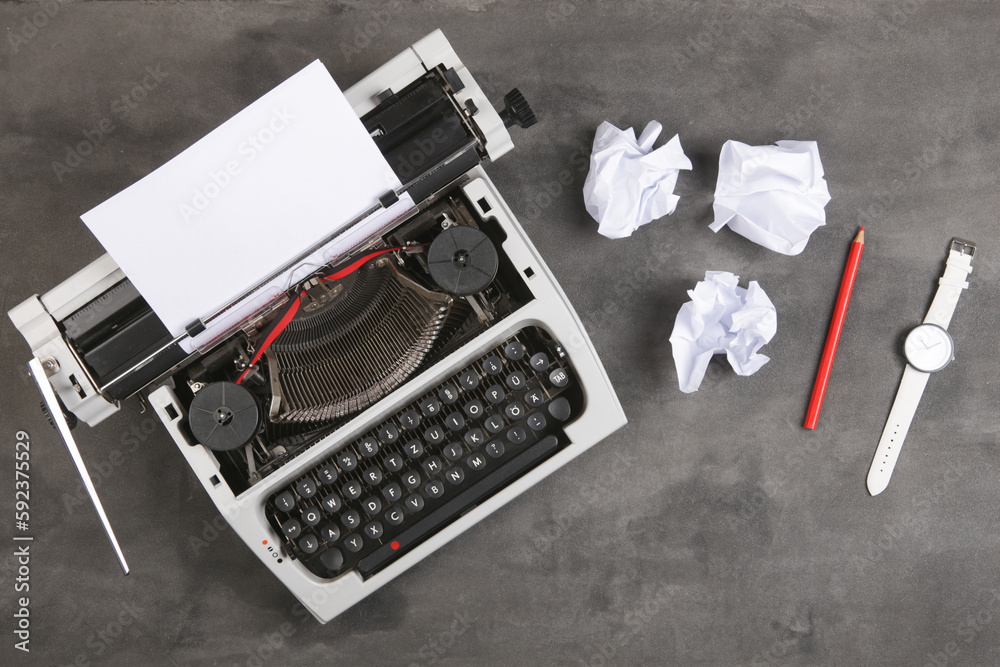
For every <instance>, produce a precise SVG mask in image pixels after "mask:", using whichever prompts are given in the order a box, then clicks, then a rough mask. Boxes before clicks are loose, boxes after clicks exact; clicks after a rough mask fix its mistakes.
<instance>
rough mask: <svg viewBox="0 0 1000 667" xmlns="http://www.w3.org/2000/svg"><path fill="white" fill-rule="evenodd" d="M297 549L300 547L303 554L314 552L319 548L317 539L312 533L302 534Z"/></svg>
mask: <svg viewBox="0 0 1000 667" xmlns="http://www.w3.org/2000/svg"><path fill="white" fill-rule="evenodd" d="M299 549H302V553H304V554H311V553H315V552H316V550H317V549H319V540H317V539H316V536H315V535H313V534H312V533H310V534H307V535H303V536H302V539H301V540H299Z"/></svg>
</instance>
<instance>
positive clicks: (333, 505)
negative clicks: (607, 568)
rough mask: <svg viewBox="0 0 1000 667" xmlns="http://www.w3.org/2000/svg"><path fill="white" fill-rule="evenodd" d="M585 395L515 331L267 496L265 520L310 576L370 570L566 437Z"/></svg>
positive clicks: (526, 335) (536, 337)
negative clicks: (568, 424)
mask: <svg viewBox="0 0 1000 667" xmlns="http://www.w3.org/2000/svg"><path fill="white" fill-rule="evenodd" d="M582 405H583V395H582V392H581V391H580V389H579V386H578V385H577V384H576V383H575V382H574V380H573V374H572V372H571V371H570V369H569V365H568V363H567V359H566V354H565V351H564V350H563V348H562V347H561V346H560V345H559V344H558V343H556V342H555V341H553V340H551V338H549V336H548V335H547V334H546V333H545V332H543V331H542V330H541V329H538V328H534V327H531V328H526V329H522V330H521V331H520V332H518V333H517V334H516V335H515V336H513V337H511V338H509V339H507V340H505V341H504V342H502V343H501V344H500V345H498V346H497V347H495V348H493V349H492V350H490V351H488V352H487V353H486V354H484V355H483V356H482V357H480V358H478V359H476V360H475V361H474V362H472V363H470V364H469V365H468V366H466V367H465V368H463V369H462V370H461V371H460V372H458V373H456V374H454V375H452V376H451V377H450V378H447V379H446V380H445V381H444V382H443V383H441V384H440V385H438V386H437V387H436V388H435V389H434V390H433V391H430V392H428V393H426V394H425V395H423V396H421V397H419V398H418V399H417V400H416V401H413V402H412V403H410V404H408V405H404V406H401V407H400V409H399V410H398V411H397V412H396V413H395V414H394V415H393V416H392V417H391V418H390V419H388V420H386V421H385V422H383V423H381V424H379V425H378V426H376V427H375V428H373V429H371V431H369V432H368V433H366V434H365V435H364V436H363V437H361V438H358V439H357V440H355V441H354V442H353V443H351V444H349V445H347V446H346V447H343V448H341V449H339V450H337V451H335V452H333V453H331V455H330V456H329V457H328V458H326V459H325V460H323V461H321V462H320V463H319V464H318V465H317V466H316V467H314V468H313V469H312V470H310V471H309V472H308V473H306V474H305V475H303V476H301V477H299V478H298V479H296V480H294V481H293V482H292V483H291V484H289V485H288V486H287V487H286V488H284V489H281V490H279V491H278V492H276V493H274V494H273V495H271V496H270V497H269V498H268V500H267V502H266V506H265V513H266V514H267V517H268V520H269V521H270V522H271V524H272V525H273V526H274V528H275V530H277V531H278V532H279V533H280V534H281V535H282V537H283V539H284V542H285V546H286V548H287V551H288V553H289V554H291V555H292V557H294V558H298V559H299V560H300V561H301V562H302V563H303V564H304V565H305V566H306V567H307V568H308V569H309V570H310V571H311V572H312V573H313V574H315V575H317V576H319V577H324V578H332V577H336V576H339V575H340V574H342V573H344V572H347V571H350V570H357V571H358V572H359V573H360V574H361V575H362V576H364V577H369V576H371V575H372V574H374V573H376V572H378V571H379V570H380V569H382V568H383V567H385V566H386V565H388V564H389V563H391V562H392V561H393V560H394V559H395V558H396V557H398V556H400V555H402V554H403V553H406V552H407V551H408V550H410V549H411V548H412V547H414V546H416V545H417V544H419V543H420V542H422V541H423V540H424V539H426V538H428V537H430V536H432V535H433V534H434V533H435V532H436V531H438V530H440V529H441V528H443V527H444V526H446V525H447V524H448V523H450V522H451V521H452V520H453V519H455V518H457V517H459V516H460V515H461V514H463V513H464V512H466V511H467V510H469V509H470V508H472V507H474V506H475V505H476V504H477V503H479V502H481V501H482V500H485V499H487V498H489V497H490V496H491V495H493V494H494V493H496V492H497V491H499V490H500V489H502V488H504V487H505V486H507V485H508V484H509V483H510V482H512V481H514V480H515V479H517V478H518V477H520V476H521V475H522V474H523V473H525V472H527V471H528V470H530V469H531V468H533V467H534V466H535V465H537V464H538V463H540V462H541V461H543V460H544V459H546V458H547V457H548V456H549V455H551V454H552V453H553V452H555V451H556V450H557V449H559V448H560V447H561V446H563V445H565V444H567V443H566V438H565V436H563V435H562V425H563V424H564V423H565V422H567V421H569V420H570V419H572V418H573V417H574V416H575V415H578V414H579V413H580V411H581V409H582Z"/></svg>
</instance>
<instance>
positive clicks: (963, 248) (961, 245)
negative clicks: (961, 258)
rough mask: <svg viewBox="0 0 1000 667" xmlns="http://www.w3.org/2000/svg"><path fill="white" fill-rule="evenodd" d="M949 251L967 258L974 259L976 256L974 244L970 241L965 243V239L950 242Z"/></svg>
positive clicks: (954, 239) (956, 238)
mask: <svg viewBox="0 0 1000 667" xmlns="http://www.w3.org/2000/svg"><path fill="white" fill-rule="evenodd" d="M951 249H952V250H955V251H957V252H958V253H960V254H962V255H968V256H969V257H975V255H976V244H975V243H973V242H972V241H966V240H965V239H960V238H958V237H955V238H953V239H952V240H951Z"/></svg>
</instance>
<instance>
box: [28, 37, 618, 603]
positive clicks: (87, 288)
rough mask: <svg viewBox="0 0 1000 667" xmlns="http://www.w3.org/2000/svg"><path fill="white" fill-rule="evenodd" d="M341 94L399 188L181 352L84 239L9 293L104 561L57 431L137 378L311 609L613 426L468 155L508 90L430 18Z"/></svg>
mask: <svg viewBox="0 0 1000 667" xmlns="http://www.w3.org/2000/svg"><path fill="white" fill-rule="evenodd" d="M345 95H346V97H347V99H348V101H349V102H350V104H351V106H352V107H353V108H354V111H355V112H356V113H357V115H358V116H359V117H360V119H361V121H362V122H363V124H364V126H365V129H366V130H368V132H369V133H370V136H371V137H372V139H373V140H374V141H375V143H376V145H377V146H378V148H379V150H380V151H381V152H382V154H383V155H384V156H385V157H386V160H387V162H388V163H389V164H390V165H391V166H393V168H394V169H395V170H396V171H397V173H398V175H399V177H400V180H401V181H402V182H404V183H406V184H407V192H408V193H409V195H410V196H411V197H412V198H413V201H414V202H415V203H417V204H418V206H417V207H416V209H415V210H413V211H412V212H411V213H410V214H409V215H408V216H406V217H404V218H402V219H399V220H396V221H394V222H393V223H392V225H391V226H389V227H388V228H383V229H381V230H380V231H379V232H378V233H377V234H375V235H374V236H372V237H371V238H366V239H364V242H363V243H361V244H358V245H357V246H356V247H354V248H353V249H352V250H351V252H350V253H349V254H348V255H347V256H344V257H340V258H338V261H336V262H334V263H332V264H331V265H328V266H324V267H320V268H319V269H318V270H317V271H316V272H315V273H313V274H312V275H311V276H310V277H309V278H308V279H306V280H304V281H302V282H300V283H298V284H296V285H294V286H292V287H291V288H290V289H289V290H288V295H287V296H288V298H287V299H285V300H284V302H283V303H282V304H281V305H280V307H275V308H274V309H273V310H271V311H269V312H265V313H255V315H254V317H252V318H249V319H247V320H246V321H245V322H242V323H241V326H239V327H237V328H235V329H234V330H233V331H231V332H230V333H229V334H228V335H226V336H222V337H220V338H219V339H218V340H216V341H214V342H213V343H212V344H211V345H210V346H207V347H201V348H198V349H195V350H194V351H191V352H187V351H185V350H184V348H183V347H182V346H181V345H178V343H177V340H176V339H175V338H172V337H171V335H170V334H169V333H168V332H167V330H166V329H165V327H164V326H163V324H162V322H161V321H160V320H159V319H158V318H157V316H156V314H154V313H153V311H152V310H151V308H150V307H149V306H148V304H147V303H146V302H145V300H144V299H143V297H142V295H141V294H140V293H139V292H138V291H137V290H136V288H135V287H134V286H133V285H132V283H131V282H130V280H129V276H127V275H125V274H124V272H123V271H122V270H121V269H120V268H119V267H118V266H117V265H116V263H115V262H114V261H113V260H112V259H111V257H110V256H108V255H105V256H103V257H101V258H99V259H98V260H96V261H95V262H93V263H92V264H90V265H89V266H87V267H85V268H84V269H83V270H81V271H80V272H78V273H77V274H76V275H74V276H72V277H70V278H69V279H68V280H66V281H65V282H63V283H62V284H60V285H58V286H57V287H55V288H54V289H52V290H50V291H49V292H47V293H46V294H44V295H42V296H37V295H36V296H34V297H32V298H29V299H27V300H26V301H25V302H23V303H22V304H20V305H19V306H17V307H16V308H14V309H12V310H11V311H10V317H11V319H12V320H13V322H14V324H15V325H16V326H17V328H18V329H19V330H20V331H21V333H22V334H23V336H24V337H25V339H26V340H27V341H28V343H29V344H30V346H31V349H32V352H33V354H34V359H33V360H32V362H31V364H30V367H31V368H32V372H33V374H34V375H35V378H36V381H38V384H39V387H40V389H41V391H42V394H43V397H44V398H45V399H46V400H45V403H46V405H47V406H48V412H49V413H50V414H49V416H50V419H51V420H52V421H53V423H54V424H55V425H56V426H57V428H58V429H59V430H60V432H61V433H62V435H63V437H64V439H65V440H66V441H67V445H68V446H69V447H70V451H71V454H72V455H73V456H74V460H75V461H76V463H77V467H78V468H79V469H80V472H81V475H82V476H83V478H84V481H85V484H86V485H87V488H88V490H89V491H90V492H91V494H92V498H93V500H94V501H95V506H96V507H97V510H98V513H99V515H100V517H101V519H102V521H104V523H105V528H106V530H107V532H108V535H109V537H110V538H111V541H112V544H113V546H114V547H115V549H116V551H117V552H118V555H119V558H120V560H121V562H122V564H123V568H125V569H126V572H127V566H126V565H125V559H124V555H123V553H122V550H121V548H120V547H119V545H118V542H117V540H116V539H115V536H114V533H113V531H112V530H111V527H110V525H109V524H108V522H107V518H106V515H105V513H104V511H103V508H102V507H101V504H100V501H99V499H98V498H97V496H96V493H95V492H94V490H93V485H92V484H91V483H90V479H89V476H88V475H87V472H86V467H85V466H84V464H83V462H82V460H80V457H79V453H78V452H77V451H76V448H75V444H74V443H73V441H72V435H71V433H70V430H69V429H70V428H71V427H72V426H73V422H76V421H81V420H82V421H84V422H86V423H87V424H88V425H90V426H94V425H96V424H98V423H99V422H101V421H102V420H104V419H106V418H108V417H109V416H111V415H112V414H114V413H115V412H116V411H117V410H118V409H119V405H120V403H121V402H122V401H124V400H126V399H129V398H131V397H134V396H136V395H139V394H141V395H142V396H144V397H145V398H144V400H146V401H147V402H148V404H149V405H150V406H152V408H153V409H154V411H155V413H156V415H157V416H158V417H159V419H160V420H161V421H162V422H163V425H164V426H165V427H166V429H167V431H168V432H169V433H170V435H171V437H172V438H173V440H174V442H175V443H176V445H177V447H178V448H179V450H180V451H181V453H182V454H183V456H184V458H185V459H186V460H187V462H188V464H189V465H190V467H191V470H192V472H193V473H194V475H195V476H196V477H197V478H198V480H199V481H200V482H201V484H202V485H203V486H204V488H205V491H206V492H207V493H208V495H209V496H210V497H211V498H212V501H213V502H214V503H215V504H216V506H217V507H218V508H219V510H220V512H221V513H222V515H223V516H224V517H225V518H226V519H227V521H228V522H229V523H230V525H231V526H232V528H233V530H234V531H235V532H236V534H238V535H239V536H240V537H241V538H242V540H243V541H244V542H245V543H246V545H247V546H248V547H249V548H250V549H251V550H252V551H253V552H254V553H255V554H257V556H258V557H259V558H260V560H261V561H262V562H263V563H264V565H265V566H266V567H267V568H268V569H270V570H271V572H272V573H274V575H275V576H277V577H278V578H279V579H280V580H281V582H282V583H283V584H284V585H285V586H287V588H288V589H289V590H290V591H291V592H292V593H293V594H294V595H295V596H296V597H297V598H298V599H299V600H300V601H301V603H302V604H303V605H304V606H305V607H306V608H307V609H309V611H310V612H311V613H312V614H313V615H314V616H315V617H316V618H317V619H318V620H319V621H320V622H326V621H329V620H330V619H332V618H334V617H335V616H337V615H338V614H339V613H341V612H342V611H344V610H345V609H347V608H348V607H350V606H351V605H353V604H354V603H356V602H358V601H359V600H361V599H362V598H364V597H365V596H367V595H369V594H371V593H372V592H373V591H375V590H376V589H378V588H379V587H381V586H383V585H384V584H386V583H387V582H389V581H390V580H392V579H393V578H394V577H396V576H397V575H399V574H401V573H402V572H404V571H405V570H407V569H408V568H410V567H413V566H414V565H415V564H417V563H418V562H419V561H420V560H421V559H423V558H425V557H426V556H428V555H429V554H431V553H432V552H434V551H435V550H436V549H438V548H440V547H441V546H443V545H444V544H446V543H447V542H449V541H450V540H452V539H454V538H455V537H457V536H458V535H459V534H461V533H462V532H463V531H465V530H467V529H468V528H470V527H471V526H473V525H474V524H476V523H477V522H479V521H481V520H482V519H483V518H484V517H486V516H487V515H488V514H490V513H491V512H493V511H495V510H497V509H499V508H500V507H501V506H503V505H504V504H506V503H507V502H509V501H511V500H513V499H514V498H515V497H516V496H518V495H520V494H521V493H523V492H524V491H526V490H527V489H528V488H530V487H531V486H532V485H534V484H536V483H537V482H539V481H540V480H541V479H543V478H544V477H546V476H547V475H549V474H551V473H552V472H554V471H555V470H556V469H557V468H559V467H560V466H563V465H564V464H566V463H567V462H568V461H570V460H571V459H572V458H574V457H576V456H578V455H579V454H581V453H582V452H583V451H584V450H586V449H587V448H589V447H591V446H592V445H594V444H595V443H597V442H598V441H599V440H601V439H602V438H604V437H605V436H607V435H608V434H610V433H612V432H613V431H615V430H616V429H618V428H620V427H621V426H623V425H624V424H625V422H626V419H625V415H624V413H623V411H622V408H621V405H620V404H619V402H618V399H617V397H616V396H615V392H614V389H613V388H612V386H611V383H610V381H609V380H608V377H607V374H606V373H605V371H604V369H603V367H602V365H601V362H600V360H599V359H598V357H597V354H596V352H595V351H594V348H593V346H592V344H591V342H590V340H589V338H588V336H587V334H586V332H585V331H584V328H583V325H582V324H581V322H580V320H579V318H578V317H577V315H576V313H575V312H574V310H573V307H572V306H571V305H570V303H569V301H568V300H567V298H566V295H565V294H564V293H563V292H562V290H561V289H560V287H559V285H558V284H557V282H556V280H555V279H554V277H553V276H552V274H551V273H550V272H549V270H548V268H547V267H546V265H545V262H544V261H543V260H542V258H541V257H540V256H539V254H538V252H537V251H536V250H535V248H534V247H533V246H532V244H531V242H530V240H529V239H528V237H527V235H526V234H525V232H524V230H522V229H521V227H520V225H519V224H518V222H517V221H516V220H515V218H514V215H513V213H512V212H511V210H510V209H509V207H508V206H507V204H506V203H505V202H504V200H503V199H502V198H501V196H500V194H499V193H498V192H497V190H496V188H495V187H494V186H493V184H492V183H491V181H490V179H489V177H488V176H487V175H486V172H485V171H484V170H483V166H482V164H483V163H484V162H487V161H491V160H496V159H497V158H499V157H500V156H501V155H503V154H504V153H506V152H507V151H509V150H510V149H511V148H512V147H513V146H512V143H511V139H510V135H509V133H508V128H509V127H511V126H513V125H519V126H521V127H528V126H530V125H531V124H533V123H534V122H535V116H534V114H533V112H532V110H531V108H530V107H529V105H528V104H527V102H526V101H525V100H524V98H523V97H522V96H521V94H520V93H519V92H517V90H516V89H514V90H513V91H511V92H510V93H508V95H507V96H506V97H505V98H504V106H503V109H501V110H500V111H497V110H495V109H494V108H493V106H492V105H491V104H490V102H489V101H488V100H487V99H486V98H485V97H484V95H483V92H482V90H481V88H480V87H479V86H478V85H477V84H476V82H475V80H474V79H473V78H472V76H471V74H470V73H469V71H468V70H467V69H466V68H465V67H464V66H463V64H462V62H461V61H460V60H459V59H458V56H457V55H456V54H455V52H454V50H453V49H452V47H451V45H450V44H449V43H448V41H447V39H446V38H445V37H444V35H443V34H442V33H441V32H440V31H437V32H434V33H432V34H431V35H429V36H427V37H426V38H424V39H422V40H420V41H419V42H417V43H416V44H414V45H413V46H412V47H411V48H409V49H407V50H406V51H404V52H403V53H401V54H400V55H399V56H397V57H396V58H394V59H392V60H391V61H389V62H388V63H387V64H385V65H384V66H382V67H381V68H379V69H378V70H377V71H375V72H374V73H372V74H371V75H370V76H368V77H366V78H365V79H363V80H362V81H360V82H359V83H357V84H356V85H355V86H353V87H352V88H350V89H349V90H347V91H345ZM431 138H433V140H431ZM413 154H417V155H419V156H420V157H421V159H420V161H419V162H420V164H419V166H418V167H415V166H414V163H415V162H416V161H415V160H411V159H407V156H410V155H413Z"/></svg>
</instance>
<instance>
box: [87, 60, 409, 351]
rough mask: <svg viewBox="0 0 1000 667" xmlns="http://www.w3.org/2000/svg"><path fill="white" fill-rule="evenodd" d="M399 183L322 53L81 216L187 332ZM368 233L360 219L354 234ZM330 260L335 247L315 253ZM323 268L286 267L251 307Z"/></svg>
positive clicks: (402, 205) (404, 203)
mask: <svg viewBox="0 0 1000 667" xmlns="http://www.w3.org/2000/svg"><path fill="white" fill-rule="evenodd" d="M400 186H401V184H400V182H399V179H398V178H397V177H396V175H395V173H393V171H392V169H391V168H390V167H389V164H388V163H387V162H386V161H385V158H383V157H382V154H381V153H380V152H379V150H378V148H377V147H376V146H375V143H374V141H372V139H371V137H369V135H368V132H367V131H365V128H364V126H363V125H362V123H361V121H360V119H359V118H358V117H357V115H356V114H355V113H354V110H353V109H352V108H351V105H350V104H349V103H348V101H347V99H346V98H345V97H344V94H343V93H342V92H341V90H340V88H339V87H338V86H337V84H336V83H335V82H334V80H333V78H332V77H331V76H330V73H329V72H328V71H327V70H326V68H325V67H324V66H323V64H322V63H321V62H319V61H318V60H317V61H315V62H313V63H312V64H310V65H309V66H307V67H306V68H305V69H303V70H302V71H300V72H299V73H298V74H295V75H294V76H292V77H291V78H290V79H288V80H286V81H285V82H283V83H281V84H280V85H278V86H277V87H276V88H274V89H273V90H271V91H270V92H269V93H267V94H265V95H264V96H263V97H261V98H260V99H259V100H257V101H256V102H254V103H253V104H251V105H250V106H249V107H247V108H246V109H244V110H242V111H240V112H239V113H238V114H236V115H235V116H233V117H232V118H230V119H229V120H228V121H226V122H225V123H223V124H222V125H221V126H219V127H218V128H217V129H216V130H214V131H213V132H211V133H210V134H209V135H208V136H206V137H204V138H203V139H201V140H200V141H198V142H197V143H195V144H194V145H193V146H191V147H190V148H188V149H187V150H185V151H184V152H183V153H181V154H180V155H178V156H177V157H175V158H173V159H172V160H170V161H169V162H167V163H166V164H165V165H163V166H162V167H160V168H159V169H157V170H156V171H154V172H153V173H151V174H150V175H148V176H146V177H145V178H143V179H142V180H141V181H139V182H138V183H135V184H134V185H132V186H130V187H129V188H127V189H126V190H124V191H122V192H120V193H119V194H117V195H115V196H114V197H112V198H111V199H109V200H107V201H106V202H104V203H103V204H101V205H99V206H97V207H96V208H94V209H92V210H91V211H88V212H87V213H85V214H84V215H83V216H82V218H83V221H84V222H85V223H86V224H87V226H88V227H89V228H90V230H91V231H92V232H93V233H94V235H95V236H97V238H98V240H99V241H100V242H101V244H102V245H104V247H105V248H106V249H107V251H108V252H109V253H110V254H111V256H112V258H114V260H115V261H116V262H117V263H118V265H119V266H120V267H121V268H122V270H123V271H124V272H125V274H126V275H127V276H128V277H129V278H130V279H131V281H132V283H133V284H134V285H135V287H136V289H137V290H138V291H139V293H140V294H142V296H143V297H144V298H145V299H146V301H147V302H148V303H149V305H150V306H151V307H152V309H153V311H154V312H155V313H156V314H157V315H158V316H159V318H160V319H161V320H163V323H164V324H165V325H166V327H167V329H168V330H169V331H170V333H171V334H173V335H178V334H180V333H182V332H183V331H184V329H185V327H186V326H187V325H188V324H191V323H192V322H194V321H195V320H197V319H200V318H204V317H207V316H209V315H210V314H212V313H213V312H214V311H215V310H216V309H218V308H220V307H222V306H225V305H227V304H229V303H231V302H232V301H233V300H234V299H236V298H237V297H238V296H240V295H242V294H243V293H244V292H245V291H246V290H247V289H248V288H249V287H252V286H253V285H255V284H257V283H258V282H260V281H262V280H263V279H264V278H266V277H267V276H269V275H271V274H272V273H274V272H275V271H277V270H279V269H280V268H281V267H282V266H284V265H285V264H287V263H288V262H290V261H291V260H293V259H294V258H295V257H297V256H298V255H300V254H302V253H303V252H305V251H306V250H307V249H309V248H310V247H312V246H313V245H315V244H316V243H318V242H319V241H321V240H322V239H324V238H326V237H328V236H330V235H331V234H332V233H335V232H336V231H337V230H338V229H341V228H344V227H345V226H347V225H348V223H350V222H351V221H352V220H354V219H355V218H356V217H358V216H359V215H361V214H362V213H364V212H365V211H367V210H368V209H370V208H371V207H373V206H375V205H376V204H378V200H379V197H381V196H383V195H385V194H386V193H387V192H388V191H389V190H394V189H399V188H400ZM412 205H413V203H412V200H410V199H409V197H408V196H406V195H404V196H403V197H401V199H400V202H398V204H397V205H395V206H393V207H390V209H389V210H388V211H380V212H379V215H377V216H372V217H373V218H376V217H377V218H380V219H381V222H379V221H376V226H384V225H385V224H386V222H385V221H386V220H387V219H391V218H395V217H398V216H399V215H401V214H402V213H405V211H406V210H407V209H408V208H411V207H412ZM368 226H369V227H370V225H368ZM359 232H360V230H359V229H357V228H353V229H352V232H351V236H353V237H360V234H359ZM339 245H340V246H343V245H344V244H343V242H341V243H340V244H339ZM341 249H345V250H346V249H349V248H343V247H342V248H341ZM324 258H325V259H327V261H329V253H327V254H326V255H323V253H322V252H319V253H314V254H313V256H312V257H311V260H312V261H314V262H319V263H322V260H323V259H324ZM315 268H316V267H315V266H311V267H310V266H303V267H300V268H299V269H298V272H299V274H301V275H289V273H291V271H289V272H286V273H285V274H284V275H282V276H281V277H279V278H277V279H275V280H273V281H272V282H271V284H270V285H269V286H268V288H269V292H268V294H266V295H264V296H263V297H261V296H260V295H258V298H257V302H258V303H257V304H254V303H252V302H253V299H250V300H248V302H247V303H246V304H245V305H244V308H243V310H244V311H247V310H253V308H255V307H257V306H259V304H260V302H262V301H266V300H267V299H270V298H273V296H274V294H276V293H278V292H280V291H283V289H284V288H285V287H287V286H288V285H289V284H290V283H293V282H294V281H296V280H299V279H301V278H302V277H304V276H305V275H307V274H308V273H309V272H310V271H311V270H312V269H315ZM265 291H268V290H265ZM224 319H225V318H224ZM228 319H229V320H233V319H238V318H237V317H235V316H234V317H230V318H228ZM213 329H215V334H214V335H218V327H217V326H216V327H213ZM210 335H212V332H206V334H203V335H202V336H199V339H202V340H204V339H205V338H207V337H208V336H210ZM199 343H200V341H196V342H195V343H194V344H195V345H197V344H199ZM191 346H192V344H191V342H190V341H188V344H187V345H185V347H187V348H189V349H190V347H191Z"/></svg>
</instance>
